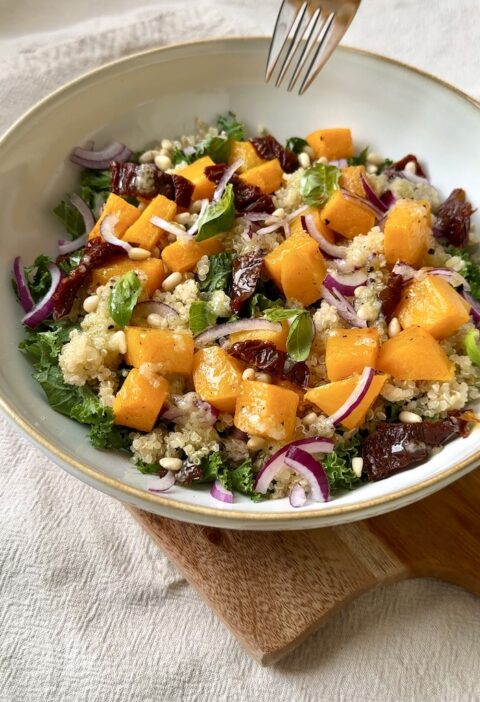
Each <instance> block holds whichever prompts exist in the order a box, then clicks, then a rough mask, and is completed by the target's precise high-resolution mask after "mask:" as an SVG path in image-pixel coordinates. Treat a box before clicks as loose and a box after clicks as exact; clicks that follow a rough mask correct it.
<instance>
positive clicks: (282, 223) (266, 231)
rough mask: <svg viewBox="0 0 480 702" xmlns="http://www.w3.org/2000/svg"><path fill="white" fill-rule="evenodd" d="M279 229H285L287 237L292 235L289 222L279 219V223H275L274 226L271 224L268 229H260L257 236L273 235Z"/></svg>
mask: <svg viewBox="0 0 480 702" xmlns="http://www.w3.org/2000/svg"><path fill="white" fill-rule="evenodd" d="M278 229H283V230H284V231H285V235H286V236H288V235H289V234H290V226H289V224H288V222H287V220H286V219H280V218H279V219H278V221H277V222H274V223H273V224H269V225H268V226H267V227H261V228H260V229H257V231H256V232H255V234H258V235H259V236H262V235H263V234H272V233H273V232H276V231H277V230H278Z"/></svg>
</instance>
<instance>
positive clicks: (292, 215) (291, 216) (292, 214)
mask: <svg viewBox="0 0 480 702" xmlns="http://www.w3.org/2000/svg"><path fill="white" fill-rule="evenodd" d="M305 210H308V205H302V206H301V207H299V208H298V209H296V210H293V212H290V214H288V215H287V222H291V221H292V219H295V217H298V216H299V215H301V214H302V212H305Z"/></svg>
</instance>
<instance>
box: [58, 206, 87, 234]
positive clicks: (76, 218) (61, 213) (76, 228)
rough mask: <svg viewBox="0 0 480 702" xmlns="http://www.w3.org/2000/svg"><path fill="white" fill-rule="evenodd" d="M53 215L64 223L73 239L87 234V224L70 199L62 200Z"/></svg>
mask: <svg viewBox="0 0 480 702" xmlns="http://www.w3.org/2000/svg"><path fill="white" fill-rule="evenodd" d="M53 214H54V215H56V216H57V217H58V218H59V220H60V221H61V222H62V223H63V226H64V227H65V229H66V230H67V232H68V233H69V234H70V235H71V237H72V239H78V237H79V236H83V234H85V223H84V221H83V217H82V215H81V214H80V212H79V211H78V210H77V208H76V207H74V206H73V205H72V203H71V202H70V200H69V199H68V198H65V199H64V200H62V201H61V202H60V203H59V204H58V205H57V206H56V207H55V208H54V210H53Z"/></svg>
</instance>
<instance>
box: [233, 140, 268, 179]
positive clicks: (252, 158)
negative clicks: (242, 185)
mask: <svg viewBox="0 0 480 702" xmlns="http://www.w3.org/2000/svg"><path fill="white" fill-rule="evenodd" d="M237 158H241V159H242V161H243V163H242V165H241V166H240V168H239V169H238V171H237V173H245V171H249V170H250V169H251V168H256V166H261V165H262V163H266V161H265V159H264V158H261V156H259V155H258V154H257V151H256V149H255V147H254V146H253V144H251V143H250V142H249V141H232V145H231V146H230V156H229V158H228V163H229V165H230V164H232V163H233V162H234V161H236V160H237Z"/></svg>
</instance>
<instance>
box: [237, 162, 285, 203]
mask: <svg viewBox="0 0 480 702" xmlns="http://www.w3.org/2000/svg"><path fill="white" fill-rule="evenodd" d="M240 178H241V179H242V180H243V182H244V183H248V184H249V185H256V186H257V188H260V190H261V191H262V193H264V194H265V195H269V194H270V193H273V192H275V190H278V188H279V187H280V186H281V184H282V178H283V170H282V167H281V165H280V161H279V160H278V158H274V159H272V160H271V161H265V162H264V163H262V164H261V165H260V166H255V168H250V169H249V170H248V171H245V173H242V175H241V176H240Z"/></svg>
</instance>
